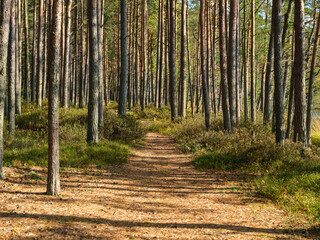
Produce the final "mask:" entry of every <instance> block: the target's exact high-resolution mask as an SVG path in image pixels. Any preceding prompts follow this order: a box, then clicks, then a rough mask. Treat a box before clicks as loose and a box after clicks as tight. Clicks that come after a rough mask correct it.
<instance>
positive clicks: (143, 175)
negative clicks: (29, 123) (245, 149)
mask: <svg viewBox="0 0 320 240" xmlns="http://www.w3.org/2000/svg"><path fill="white" fill-rule="evenodd" d="M146 140H147V143H146V145H145V146H142V147H140V148H138V149H137V150H136V151H135V154H134V156H133V157H131V158H130V160H129V162H128V164H126V166H125V167H124V168H116V169H112V170H111V171H108V172H106V171H101V170H100V171H99V170H92V171H90V172H86V171H83V172H81V171H80V172H79V171H70V172H63V173H62V183H61V185H62V187H63V189H62V191H63V196H62V197H61V198H55V197H49V196H45V195H43V194H42V193H43V192H44V189H45V185H44V182H43V183H41V184H36V185H34V186H30V184H26V183H24V182H23V181H22V180H21V181H19V179H17V178H14V177H10V174H9V180H7V181H6V182H4V181H2V182H0V239H2V238H3V239H7V238H8V239H25V238H29V239H37V238H39V239H119V240H123V239H161V240H163V239H200V240H202V239H245V240H249V239H314V238H312V237H310V236H309V237H308V236H306V237H301V236H299V237H298V236H295V235H294V233H298V234H301V233H302V232H303V230H302V229H301V230H299V229H297V228H296V229H293V228H292V227H289V226H290V222H289V219H288V216H286V214H285V213H284V212H283V211H281V210H279V209H277V208H275V207H273V206H270V205H268V204H265V203H262V202H260V201H258V200H257V199H256V198H254V197H252V196H250V192H251V189H248V188H247V187H246V185H245V184H242V183H241V182H239V179H240V177H239V176H236V175H232V174H218V173H215V174H214V173H212V174H208V173H203V172H199V171H197V170H195V169H194V168H193V166H192V165H191V164H190V159H189V157H188V156H186V155H184V154H182V153H181V152H179V151H178V150H176V148H175V145H174V142H173V141H172V139H170V138H168V137H165V136H162V135H159V134H156V133H148V134H147V137H146ZM39 172H41V170H39ZM35 191H36V193H35Z"/></svg>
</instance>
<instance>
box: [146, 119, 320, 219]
mask: <svg viewBox="0 0 320 240" xmlns="http://www.w3.org/2000/svg"><path fill="white" fill-rule="evenodd" d="M260 118H261V116H260ZM316 124H317V123H316ZM316 124H315V126H316ZM150 130H151V131H156V132H160V133H162V134H167V135H171V136H172V137H173V138H174V139H175V140H176V142H177V144H178V146H179V148H180V149H181V150H182V151H184V152H189V153H193V154H194V155H195V158H194V160H193V164H194V165H195V167H196V168H198V169H200V170H220V171H241V172H243V173H248V174H250V175H251V174H253V175H255V176H256V177H255V180H254V181H253V183H252V184H253V186H254V187H255V189H256V190H257V193H258V194H259V195H260V196H261V197H264V198H267V199H271V200H273V201H274V202H277V203H278V204H281V205H284V206H285V207H286V208H287V209H288V210H290V211H291V212H294V213H306V215H307V217H308V218H309V219H310V220H312V221H316V222H318V223H320V158H319V155H320V150H319V148H318V147H317V146H316V145H317V144H318V143H319V142H320V141H319V137H317V135H315V131H314V135H313V141H314V142H313V143H314V146H313V147H312V149H305V148H303V147H302V146H301V145H300V144H297V143H293V142H291V141H289V140H287V141H286V146H285V147H284V148H282V147H280V146H279V145H278V144H276V143H275V140H274V134H273V133H272V131H271V129H270V127H269V126H265V125H263V124H262V120H261V119H259V121H258V123H257V124H251V123H245V122H241V123H239V125H238V126H237V127H236V128H235V129H234V130H233V132H232V133H231V134H227V133H226V132H225V131H224V130H223V124H222V116H218V117H217V118H215V119H214V121H213V122H212V127H211V129H210V130H209V131H206V130H205V128H204V118H203V117H202V116H199V115H196V116H195V117H194V118H188V119H185V120H181V121H179V122H178V123H171V122H169V121H162V122H155V123H153V124H152V125H151V126H150ZM314 130H315V128H314ZM253 133H254V134H253ZM253 136H254V137H253ZM317 141H319V142H317ZM318 146H319V145H318Z"/></svg>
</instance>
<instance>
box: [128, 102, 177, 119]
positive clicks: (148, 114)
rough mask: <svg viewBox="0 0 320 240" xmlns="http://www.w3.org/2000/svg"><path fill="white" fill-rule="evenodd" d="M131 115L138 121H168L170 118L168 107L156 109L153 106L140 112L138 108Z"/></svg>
mask: <svg viewBox="0 0 320 240" xmlns="http://www.w3.org/2000/svg"><path fill="white" fill-rule="evenodd" d="M133 114H134V116H136V117H137V118H139V119H147V120H169V119H170V118H171V112H170V107H168V106H164V107H162V108H156V107H155V106H154V105H150V106H149V107H148V108H146V109H145V111H141V108H140V107H139V106H138V107H136V108H134V109H133Z"/></svg>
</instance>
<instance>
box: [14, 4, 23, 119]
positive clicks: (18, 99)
mask: <svg viewBox="0 0 320 240" xmlns="http://www.w3.org/2000/svg"><path fill="white" fill-rule="evenodd" d="M20 3H21V1H20V0H16V19H15V21H16V29H17V30H16V51H15V53H16V81H15V95H16V97H15V100H16V103H15V108H16V109H15V112H16V114H18V115H20V114H21V83H22V80H21V79H22V77H21V76H22V75H21V73H22V68H21V50H22V48H21V45H22V42H21V33H22V31H21V8H20V6H21V4H20Z"/></svg>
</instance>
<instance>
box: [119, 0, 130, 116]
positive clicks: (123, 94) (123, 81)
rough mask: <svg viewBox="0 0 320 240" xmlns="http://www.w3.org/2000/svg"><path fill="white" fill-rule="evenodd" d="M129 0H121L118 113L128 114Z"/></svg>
mask: <svg viewBox="0 0 320 240" xmlns="http://www.w3.org/2000/svg"><path fill="white" fill-rule="evenodd" d="M127 26H128V22H127V0H121V75H120V99H119V109H118V113H119V114H120V115H126V114H127V89H128V86H127V84H128V83H127V81H128V41H127V32H128V29H127Z"/></svg>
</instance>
